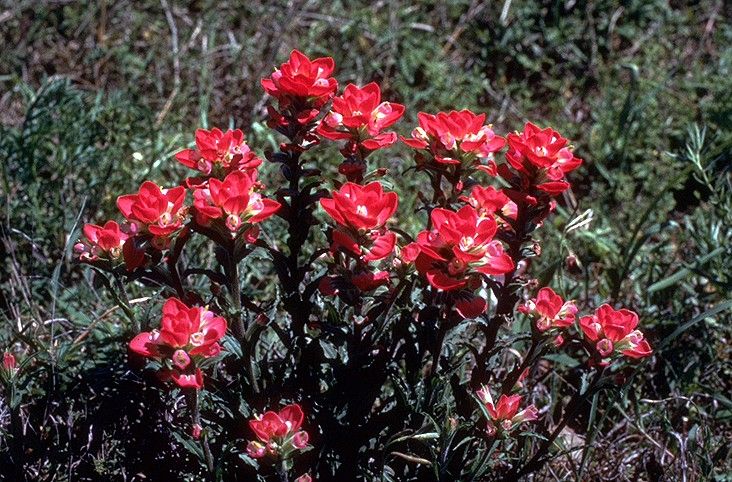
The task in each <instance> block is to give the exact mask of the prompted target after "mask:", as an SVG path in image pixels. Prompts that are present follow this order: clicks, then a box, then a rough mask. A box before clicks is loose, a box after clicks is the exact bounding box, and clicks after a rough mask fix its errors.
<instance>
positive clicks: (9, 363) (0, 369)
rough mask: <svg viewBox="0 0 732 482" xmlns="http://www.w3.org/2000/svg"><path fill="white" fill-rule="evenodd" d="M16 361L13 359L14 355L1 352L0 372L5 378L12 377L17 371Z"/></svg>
mask: <svg viewBox="0 0 732 482" xmlns="http://www.w3.org/2000/svg"><path fill="white" fill-rule="evenodd" d="M18 370H19V369H18V362H17V361H16V359H15V355H13V354H12V353H10V352H7V351H6V352H5V353H3V363H2V365H0V373H1V374H2V375H3V376H4V377H5V378H12V377H14V376H15V374H16V373H18Z"/></svg>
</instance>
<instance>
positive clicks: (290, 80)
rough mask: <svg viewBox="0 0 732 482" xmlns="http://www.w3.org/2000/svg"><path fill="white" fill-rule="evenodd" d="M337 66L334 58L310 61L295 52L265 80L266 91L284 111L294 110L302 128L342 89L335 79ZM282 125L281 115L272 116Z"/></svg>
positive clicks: (292, 112) (263, 84)
mask: <svg viewBox="0 0 732 482" xmlns="http://www.w3.org/2000/svg"><path fill="white" fill-rule="evenodd" d="M334 68H335V62H333V59H332V58H331V57H322V58H318V59H314V60H310V59H309V58H307V57H306V56H305V55H303V54H302V53H301V52H298V51H297V50H293V51H292V53H291V54H290V59H289V60H288V61H287V62H285V63H284V64H282V65H281V66H280V68H279V69H276V70H275V71H274V72H273V73H272V75H271V77H269V78H267V79H262V87H264V90H265V91H266V92H267V93H268V94H269V95H271V96H272V97H274V98H276V99H277V101H278V102H279V105H280V108H281V109H290V110H291V114H294V116H295V117H296V118H297V121H298V122H299V123H301V124H306V123H308V122H310V121H311V120H313V119H314V118H315V116H317V115H318V112H319V109H320V107H322V106H323V104H325V103H326V102H328V101H329V100H330V99H331V97H333V95H335V92H336V90H337V89H338V82H337V81H336V80H335V79H334V78H333V77H331V76H330V75H331V74H332V73H333V69H334ZM272 113H274V114H275V116H274V117H275V118H276V119H278V123H283V122H284V119H281V118H280V117H281V114H280V113H277V112H276V111H275V112H272Z"/></svg>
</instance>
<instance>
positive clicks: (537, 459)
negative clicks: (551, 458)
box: [504, 368, 605, 480]
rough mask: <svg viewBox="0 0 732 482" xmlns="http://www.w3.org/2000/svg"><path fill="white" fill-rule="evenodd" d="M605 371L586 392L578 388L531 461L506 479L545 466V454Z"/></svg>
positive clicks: (515, 477)
mask: <svg viewBox="0 0 732 482" xmlns="http://www.w3.org/2000/svg"><path fill="white" fill-rule="evenodd" d="M604 372H605V369H604V368H601V369H599V370H597V372H596V373H595V376H594V377H593V378H592V381H591V382H590V385H589V386H588V387H587V390H585V392H584V393H580V391H579V390H577V392H576V393H575V394H574V396H573V397H572V399H571V400H570V401H569V403H568V404H567V406H566V407H565V409H564V414H563V415H562V420H561V422H559V425H557V426H556V428H555V429H554V431H553V432H552V433H551V435H549V437H548V438H547V439H546V440H545V441H544V442H543V443H542V444H541V447H539V450H537V451H536V453H535V454H534V456H533V457H531V459H529V461H528V462H526V464H524V466H523V467H521V468H520V469H519V470H516V469H514V470H512V471H511V472H509V474H508V475H507V476H506V478H505V479H504V480H518V479H519V478H521V477H522V476H524V475H527V474H530V473H533V472H536V471H538V470H540V469H541V468H542V467H543V466H544V464H545V463H546V462H547V460H548V459H546V458H545V455H546V453H547V452H548V451H549V448H551V446H552V444H553V443H554V441H555V440H556V439H557V437H558V436H559V434H560V433H561V432H562V430H563V429H564V427H566V426H567V424H568V423H569V422H570V420H572V419H573V417H574V415H575V414H576V413H577V410H579V408H580V407H581V406H582V403H583V402H584V401H585V400H587V398H588V397H589V396H591V395H593V394H594V393H595V387H596V386H597V383H598V382H599V381H600V379H601V378H602V375H603V373H604Z"/></svg>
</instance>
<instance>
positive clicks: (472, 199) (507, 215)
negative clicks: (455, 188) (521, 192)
mask: <svg viewBox="0 0 732 482" xmlns="http://www.w3.org/2000/svg"><path fill="white" fill-rule="evenodd" d="M460 200H461V201H463V202H466V203H468V204H470V205H471V206H473V207H474V208H475V210H476V211H478V214H479V215H480V216H481V217H484V218H489V217H493V216H494V215H495V214H496V213H499V214H500V216H496V221H497V222H498V224H499V225H502V226H506V225H507V223H506V221H505V220H506V219H511V220H515V219H516V215H517V206H516V203H515V202H513V201H511V200H510V199H509V198H508V196H506V195H505V194H504V193H503V191H499V190H498V189H496V188H494V187H493V186H488V187H483V186H475V187H474V188H473V190H472V191H471V192H470V196H461V197H460Z"/></svg>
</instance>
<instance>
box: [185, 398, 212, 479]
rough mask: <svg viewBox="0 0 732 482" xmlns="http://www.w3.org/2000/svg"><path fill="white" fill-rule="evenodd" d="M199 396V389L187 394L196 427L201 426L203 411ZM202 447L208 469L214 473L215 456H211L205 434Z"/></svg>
mask: <svg viewBox="0 0 732 482" xmlns="http://www.w3.org/2000/svg"><path fill="white" fill-rule="evenodd" d="M198 394H199V391H198V390H197V389H194V390H189V391H188V392H187V393H186V400H187V402H188V408H189V410H190V411H191V419H192V422H193V425H194V426H196V425H198V426H200V425H201V410H200V407H199V403H198ZM201 445H202V446H203V453H204V455H205V457H206V467H207V468H208V471H209V472H211V473H213V471H214V460H213V455H212V454H211V447H209V445H208V439H207V438H206V435H205V434H204V435H203V440H201Z"/></svg>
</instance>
